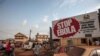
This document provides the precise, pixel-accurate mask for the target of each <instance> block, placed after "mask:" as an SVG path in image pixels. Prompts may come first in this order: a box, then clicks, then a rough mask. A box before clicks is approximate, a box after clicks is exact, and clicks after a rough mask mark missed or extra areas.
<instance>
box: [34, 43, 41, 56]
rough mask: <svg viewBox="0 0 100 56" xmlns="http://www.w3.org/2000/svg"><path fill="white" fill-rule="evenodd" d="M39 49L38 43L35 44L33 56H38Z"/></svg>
mask: <svg viewBox="0 0 100 56" xmlns="http://www.w3.org/2000/svg"><path fill="white" fill-rule="evenodd" d="M40 49H41V45H40V44H39V43H37V44H36V45H35V47H34V54H35V56H40V55H39V54H40Z"/></svg>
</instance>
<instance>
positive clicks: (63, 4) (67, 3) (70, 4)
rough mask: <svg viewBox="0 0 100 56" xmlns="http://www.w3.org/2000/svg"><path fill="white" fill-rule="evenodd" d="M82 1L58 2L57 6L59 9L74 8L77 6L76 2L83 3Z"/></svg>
mask: <svg viewBox="0 0 100 56" xmlns="http://www.w3.org/2000/svg"><path fill="white" fill-rule="evenodd" d="M83 1H84V0H59V1H58V5H59V7H60V8H62V7H64V6H67V7H68V6H74V5H76V4H77V2H83Z"/></svg>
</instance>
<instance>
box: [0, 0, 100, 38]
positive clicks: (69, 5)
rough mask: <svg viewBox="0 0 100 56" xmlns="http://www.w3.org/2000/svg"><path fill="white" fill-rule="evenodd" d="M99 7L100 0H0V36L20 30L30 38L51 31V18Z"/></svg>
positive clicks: (6, 35)
mask: <svg viewBox="0 0 100 56" xmlns="http://www.w3.org/2000/svg"><path fill="white" fill-rule="evenodd" d="M99 8H100V0H0V39H7V38H14V35H15V34H17V33H18V32H21V33H23V34H25V35H27V36H29V31H30V29H31V30H32V33H31V38H35V35H36V34H37V33H40V34H48V35H49V27H52V21H54V20H57V19H61V18H65V17H72V16H76V15H80V14H84V13H88V12H92V11H97V10H98V9H99Z"/></svg>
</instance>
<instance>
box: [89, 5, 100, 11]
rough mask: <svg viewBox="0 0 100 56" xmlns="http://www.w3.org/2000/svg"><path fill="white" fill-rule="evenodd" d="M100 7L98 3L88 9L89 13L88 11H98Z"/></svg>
mask: <svg viewBox="0 0 100 56" xmlns="http://www.w3.org/2000/svg"><path fill="white" fill-rule="evenodd" d="M98 9H100V4H98V5H97V6H95V7H94V8H91V9H90V10H88V11H87V13H88V12H93V11H97V10H98Z"/></svg>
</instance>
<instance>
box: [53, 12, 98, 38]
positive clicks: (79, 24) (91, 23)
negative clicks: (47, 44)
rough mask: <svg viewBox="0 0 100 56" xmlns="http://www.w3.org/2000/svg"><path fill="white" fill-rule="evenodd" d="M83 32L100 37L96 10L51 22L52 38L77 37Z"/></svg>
mask: <svg viewBox="0 0 100 56" xmlns="http://www.w3.org/2000/svg"><path fill="white" fill-rule="evenodd" d="M85 34H91V35H92V37H100V30H99V20H98V13H97V11H95V12H91V13H87V14H82V15H78V16H74V17H70V18H63V19H60V20H55V21H53V22H52V35H53V38H60V37H64V38H67V37H68V38H79V37H85Z"/></svg>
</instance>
